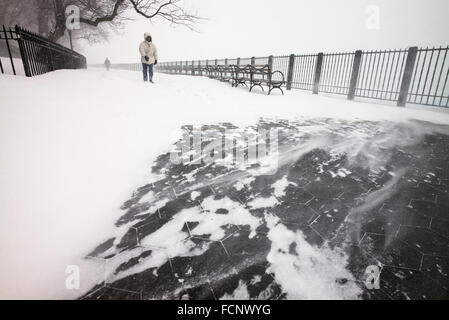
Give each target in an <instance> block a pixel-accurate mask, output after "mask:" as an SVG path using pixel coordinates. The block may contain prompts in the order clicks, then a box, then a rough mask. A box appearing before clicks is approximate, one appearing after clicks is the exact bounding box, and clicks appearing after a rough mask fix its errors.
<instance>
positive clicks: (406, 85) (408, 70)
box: [398, 47, 418, 107]
mask: <svg viewBox="0 0 449 320" xmlns="http://www.w3.org/2000/svg"><path fill="white" fill-rule="evenodd" d="M417 54H418V47H411V48H409V49H408V53H407V61H406V62H405V68H404V73H403V76H402V83H401V91H399V98H398V107H405V103H406V102H407V96H408V92H409V90H410V82H411V80H412V75H413V69H414V68H415V62H416V56H417Z"/></svg>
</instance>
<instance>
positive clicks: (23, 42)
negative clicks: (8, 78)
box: [0, 26, 87, 77]
mask: <svg viewBox="0 0 449 320" xmlns="http://www.w3.org/2000/svg"><path fill="white" fill-rule="evenodd" d="M0 40H1V41H2V42H4V43H5V46H6V55H7V59H6V60H9V61H8V63H9V64H10V65H11V70H12V74H14V75H16V74H17V69H18V67H19V65H18V64H17V60H21V61H20V64H21V65H22V66H23V73H24V74H25V75H26V76H27V77H32V76H36V75H40V74H44V73H47V72H50V71H55V70H60V69H83V68H86V66H87V64H86V58H85V57H84V56H83V55H81V54H79V53H77V52H75V51H73V50H70V49H68V48H66V47H64V46H62V45H60V44H57V43H55V42H52V41H50V40H48V39H47V38H45V37H42V36H40V35H38V34H36V33H33V32H30V31H28V30H25V29H23V28H21V27H19V26H16V27H15V28H14V29H12V28H8V29H7V28H6V27H5V26H2V30H0ZM1 60H2V59H1V57H0V71H1V72H2V73H5V64H4V63H3V62H2V61H1ZM22 66H20V67H22Z"/></svg>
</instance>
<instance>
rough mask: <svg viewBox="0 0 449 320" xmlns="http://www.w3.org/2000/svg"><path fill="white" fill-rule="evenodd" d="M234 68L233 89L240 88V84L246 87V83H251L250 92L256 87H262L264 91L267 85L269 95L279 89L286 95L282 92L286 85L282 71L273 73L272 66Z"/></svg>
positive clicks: (235, 66)
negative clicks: (264, 86)
mask: <svg viewBox="0 0 449 320" xmlns="http://www.w3.org/2000/svg"><path fill="white" fill-rule="evenodd" d="M233 68H234V73H233V83H232V86H233V87H238V86H239V85H240V84H241V85H245V86H246V85H247V84H246V82H249V84H250V86H249V91H250V92H251V91H252V89H253V88H254V87H260V88H262V91H264V88H263V85H266V86H268V94H271V91H273V90H274V89H279V90H281V92H282V94H284V91H283V90H282V86H283V85H284V84H285V78H284V74H283V73H282V72H281V71H274V72H273V71H272V70H271V67H270V65H268V64H266V65H246V66H237V65H234V66H233Z"/></svg>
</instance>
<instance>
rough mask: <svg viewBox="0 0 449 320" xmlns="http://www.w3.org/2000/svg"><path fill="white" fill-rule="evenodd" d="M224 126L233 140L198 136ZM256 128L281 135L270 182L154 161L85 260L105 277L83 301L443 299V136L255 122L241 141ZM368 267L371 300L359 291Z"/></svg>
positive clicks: (446, 183)
mask: <svg viewBox="0 0 449 320" xmlns="http://www.w3.org/2000/svg"><path fill="white" fill-rule="evenodd" d="M226 128H227V129H231V128H232V129H238V128H236V127H234V126H233V125H232V124H229V123H225V124H220V125H211V126H207V127H203V128H202V129H203V130H206V129H207V130H215V131H217V132H223V130H224V129H226ZM261 128H262V129H273V128H276V129H277V130H278V134H279V136H278V143H279V161H278V163H277V165H278V169H277V170H275V171H274V172H271V173H272V174H266V172H264V170H260V169H262V167H263V164H262V163H251V164H248V165H247V167H246V168H242V167H240V166H237V165H232V164H229V162H223V161H215V162H213V163H211V164H202V163H201V164H198V163H194V162H192V163H190V164H187V165H185V164H184V165H183V164H173V163H172V162H170V159H169V158H170V156H169V153H165V154H162V155H160V156H159V157H158V159H157V161H155V163H154V166H153V168H152V171H153V173H154V174H156V175H157V177H158V178H157V179H154V181H152V182H150V183H148V184H146V185H143V186H141V187H139V188H137V190H136V191H135V192H134V193H133V195H132V197H131V198H130V199H128V200H127V201H126V202H125V203H124V204H123V205H122V210H123V215H122V216H121V217H120V219H119V220H118V221H117V222H116V227H117V229H116V234H114V235H113V236H111V238H110V239H108V240H106V241H105V242H104V243H102V244H101V245H99V246H98V247H97V248H96V249H95V250H93V252H91V253H90V254H89V255H88V256H87V259H93V260H95V261H98V263H99V264H100V265H102V266H103V269H102V272H101V274H100V275H99V280H98V285H97V286H95V287H94V288H92V290H90V292H88V293H87V294H86V295H84V296H83V297H82V298H83V299H234V298H237V299H357V298H363V299H448V298H449V277H448V273H449V127H448V126H444V125H437V124H431V123H425V122H418V121H412V122H410V123H406V124H405V123H396V122H388V121H382V122H374V121H361V120H360V121H357V120H335V119H314V120H298V121H281V120H268V119H265V120H260V121H259V122H258V123H257V124H256V125H255V126H248V127H246V128H243V129H240V130H241V131H242V132H248V131H252V132H257V130H258V129H261ZM183 129H184V130H187V131H189V132H190V133H191V134H192V129H193V128H192V127H191V126H185V127H184V128H183ZM203 143H204V146H207V145H208V144H209V143H211V141H207V140H206V141H203ZM241 148H243V149H244V150H245V152H247V149H245V146H241ZM175 150H176V148H175ZM191 156H193V158H192V159H195V157H198V156H200V157H201V155H198V154H195V153H192V154H191ZM373 267H374V268H378V270H379V272H380V275H379V279H380V283H379V289H373V288H368V287H367V286H366V278H367V274H366V270H367V268H373Z"/></svg>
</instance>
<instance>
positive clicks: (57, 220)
mask: <svg viewBox="0 0 449 320" xmlns="http://www.w3.org/2000/svg"><path fill="white" fill-rule="evenodd" d="M155 80H156V84H154V85H151V84H149V83H143V82H142V81H141V80H140V73H138V72H127V71H111V72H110V73H107V72H106V71H103V70H101V71H100V70H79V71H58V72H53V73H49V74H46V75H42V76H39V77H35V78H30V79H29V78H24V77H13V76H8V75H1V76H0V99H1V100H0V212H1V215H0V252H1V259H0V277H1V279H0V298H43V299H52V298H67V299H68V298H74V297H78V296H79V295H80V294H82V291H83V290H85V289H89V288H90V287H91V286H92V283H91V279H90V277H89V275H88V274H87V273H86V272H87V271H86V270H89V269H90V267H91V266H92V263H93V262H92V261H89V260H85V259H83V257H84V256H85V255H86V254H87V253H89V251H91V249H92V248H93V247H95V246H96V245H97V244H98V243H100V242H102V241H103V240H104V239H105V237H106V236H107V235H109V234H110V233H111V230H112V229H113V228H114V227H113V223H114V222H115V220H116V219H117V218H118V217H119V216H120V215H121V212H120V210H119V209H118V208H119V206H120V205H121V203H122V201H124V200H126V199H127V198H128V196H129V195H130V194H131V192H132V191H133V190H134V189H135V187H136V186H138V185H142V184H143V183H145V182H147V181H150V180H151V179H152V176H151V174H150V172H149V168H150V166H151V163H152V161H153V160H154V159H155V157H156V156H157V155H159V154H160V153H161V152H164V151H168V150H169V149H170V147H171V143H172V141H173V137H175V136H177V132H179V127H180V126H181V125H184V124H194V125H195V124H203V123H207V124H211V123H217V122H232V123H233V124H235V125H239V126H245V125H250V124H254V123H255V122H256V121H257V120H258V119H259V117H271V118H284V119H294V118H297V117H306V118H309V117H331V118H341V119H366V120H390V121H391V120H394V121H401V122H407V121H409V120H410V119H419V120H422V121H431V122H435V123H442V124H449V114H447V113H438V112H432V111H425V110H410V109H405V108H396V107H390V106H381V105H369V104H366V103H357V102H348V101H345V100H339V99H334V98H327V97H322V96H313V95H311V94H310V93H307V92H306V93H304V92H301V91H292V92H287V93H286V95H285V96H281V95H272V96H267V95H266V94H262V93H257V92H253V93H249V92H248V91H247V90H246V89H244V88H237V89H236V88H231V86H230V85H228V84H225V83H220V82H218V81H213V80H209V79H207V78H198V77H190V76H170V75H161V74H156V77H155ZM239 187H243V186H239ZM283 187H284V186H283V185H279V192H280V193H282V189H283ZM281 231H282V230H281ZM273 232H274V231H273ZM274 235H275V234H274ZM290 236H291V237H292V239H293V238H294V237H297V238H298V241H299V240H301V239H300V238H299V235H289V237H290ZM306 249H307V248H306ZM68 265H78V266H79V267H80V269H81V290H75V291H70V290H67V289H66V288H65V279H66V276H67V275H66V273H65V270H66V268H67V266H68ZM306 267H307V265H306ZM281 271H282V270H280V271H279V272H281ZM324 271H325V270H324ZM281 273H282V272H281Z"/></svg>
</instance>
